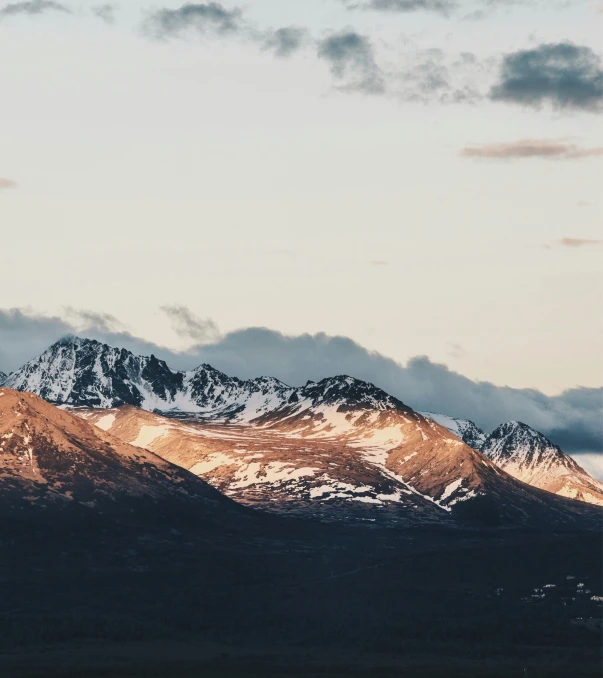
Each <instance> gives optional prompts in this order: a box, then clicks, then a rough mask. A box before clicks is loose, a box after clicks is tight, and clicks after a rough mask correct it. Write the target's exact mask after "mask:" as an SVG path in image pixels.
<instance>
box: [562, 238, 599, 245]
mask: <svg viewBox="0 0 603 678" xmlns="http://www.w3.org/2000/svg"><path fill="white" fill-rule="evenodd" d="M559 244H560V245H564V246H565V247H588V246H589V245H601V244H603V240H589V239H588V238H561V240H559Z"/></svg>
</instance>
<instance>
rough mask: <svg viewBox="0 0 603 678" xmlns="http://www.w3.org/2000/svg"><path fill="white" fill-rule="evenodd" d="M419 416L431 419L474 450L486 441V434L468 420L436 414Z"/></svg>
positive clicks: (429, 413)
mask: <svg viewBox="0 0 603 678" xmlns="http://www.w3.org/2000/svg"><path fill="white" fill-rule="evenodd" d="M421 414H422V415H423V416H424V417H428V418H429V419H433V421H435V422H437V423H438V424H439V425H440V426H443V427H444V428H446V429H448V430H449V431H450V432H451V433H454V435H455V436H457V438H460V439H461V440H462V441H463V442H464V443H466V444H467V445H469V447H472V448H473V449H474V450H481V448H482V445H483V444H484V441H485V440H486V434H485V433H484V432H483V431H482V429H481V428H479V426H477V425H476V424H474V423H473V422H472V421H471V420H469V419H457V418H456V417H448V416H446V415H445V414H437V413H436V412H421Z"/></svg>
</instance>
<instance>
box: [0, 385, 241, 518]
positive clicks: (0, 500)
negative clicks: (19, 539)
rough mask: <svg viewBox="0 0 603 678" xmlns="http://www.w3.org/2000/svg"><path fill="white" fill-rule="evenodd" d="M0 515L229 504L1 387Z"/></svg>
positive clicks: (161, 464) (161, 462)
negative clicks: (54, 510) (59, 510)
mask: <svg viewBox="0 0 603 678" xmlns="http://www.w3.org/2000/svg"><path fill="white" fill-rule="evenodd" d="M0 488H1V490H2V492H1V493H0V510H1V511H2V512H3V513H4V514H5V515H6V514H13V515H14V514H17V515H24V514H25V513H28V512H30V511H38V512H44V511H46V510H48V509H52V508H59V509H61V508H65V509H74V508H78V509H82V510H84V511H86V510H89V509H96V510H97V511H102V512H111V511H114V510H117V511H122V512H123V511H124V510H128V508H133V507H134V506H137V507H139V508H140V507H143V506H146V507H159V508H161V507H164V508H165V507H168V506H170V505H183V504H185V505H186V506H190V507H196V509H197V510H199V512H200V515H203V513H204V512H205V513H207V511H210V512H211V511H215V509H214V508H212V507H213V506H216V505H217V504H222V505H223V508H224V509H226V510H231V509H232V508H233V507H234V504H232V502H230V501H229V500H227V499H226V498H224V497H222V496H221V495H220V494H219V493H218V492H217V491H216V490H214V489H213V488H212V487H210V486H209V485H207V484H206V483H205V482H203V481H202V480H200V479H198V478H195V477H194V476H192V475H191V474H189V473H187V472H185V471H183V470H182V469H181V468H179V467H178V466H175V465H173V464H171V463H169V462H168V461H166V460H165V459H162V458H161V457H158V456H157V455H155V454H153V453H152V452H150V451H148V450H145V449H142V448H139V447H133V446H131V445H128V444H126V443H124V442H123V441H121V440H119V439H118V438H115V437H113V436H111V435H109V434H107V433H105V432H104V431H102V430H101V429H99V428H97V427H94V426H92V425H91V424H89V423H88V422H86V421H84V420H83V419H82V418H81V417H76V416H74V415H73V414H71V413H69V412H66V411H63V410H61V409H59V408H57V407H55V406H53V405H51V404H49V403H47V402H45V401H44V400H42V399H41V398H38V397H37V396H35V395H34V394H33V393H20V392H17V391H14V390H11V389H7V388H5V387H2V388H0Z"/></svg>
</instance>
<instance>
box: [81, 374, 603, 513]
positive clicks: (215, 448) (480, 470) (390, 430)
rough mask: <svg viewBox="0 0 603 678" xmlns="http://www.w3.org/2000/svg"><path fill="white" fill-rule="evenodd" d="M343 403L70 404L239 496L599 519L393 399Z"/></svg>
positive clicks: (337, 508)
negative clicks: (198, 414) (192, 408)
mask: <svg viewBox="0 0 603 678" xmlns="http://www.w3.org/2000/svg"><path fill="white" fill-rule="evenodd" d="M344 380H350V378H349V377H346V378H341V379H340V381H342V382H344ZM333 381H334V380H329V383H330V385H331V387H332V386H333ZM335 381H336V380H335ZM316 386H317V385H315V384H312V385H311V388H312V389H315V388H316ZM346 386H347V387H349V386H351V384H350V383H349V382H345V383H344V385H341V387H342V388H343V390H344V391H345V390H346ZM367 386H369V385H367ZM357 388H358V389H359V392H361V391H362V390H363V389H362V382H361V385H360V386H358V387H357ZM371 388H374V387H371ZM330 390H331V389H329V388H325V391H326V392H327V393H329V392H330ZM342 403H343V405H344V407H343V409H339V408H340V407H341V404H342ZM342 403H339V404H338V401H337V400H335V402H334V403H333V404H331V405H325V404H324V402H318V403H317V404H315V405H312V404H309V403H308V402H305V403H304V404H303V405H302V409H299V410H297V409H296V407H295V405H289V406H288V407H287V408H285V409H284V411H282V412H281V413H280V416H277V415H276V414H275V413H271V415H270V416H266V417H264V418H263V419H262V420H260V421H259V422H256V423H253V424H244V425H241V424H232V423H230V424H224V423H214V422H211V421H207V420H200V419H191V418H189V417H185V416H181V417H178V418H173V417H169V418H168V417H164V416H161V415H159V414H156V413H151V412H146V411H144V410H141V409H137V408H134V407H131V406H124V407H121V408H117V409H113V410H98V409H97V410H91V409H85V408H78V409H76V410H74V411H75V412H76V413H77V414H78V415H79V416H81V417H83V418H85V419H86V420H87V421H89V422H91V423H94V424H96V426H98V427H100V428H101V429H103V430H107V431H109V432H110V433H111V434H112V435H113V436H115V437H119V438H120V439H122V440H124V441H127V442H128V443H130V444H132V445H135V446H141V447H144V448H146V449H149V450H152V451H153V452H155V453H156V454H158V455H160V456H163V457H165V458H166V459H168V460H169V461H171V462H173V463H175V464H178V465H180V466H182V467H183V468H186V469H188V470H189V471H190V472H191V473H195V474H198V475H199V476H200V477H201V478H203V479H204V480H206V481H207V482H208V483H210V484H211V485H213V486H214V487H216V488H217V489H219V490H220V491H221V492H223V493H224V494H226V495H227V496H229V497H231V498H232V499H235V500H236V501H237V502H240V503H242V504H245V505H247V506H251V507H256V508H261V509H263V510H267V511H270V512H275V513H279V514H287V515H296V516H300V517H314V518H319V519H321V520H323V521H346V522H350V521H352V522H356V521H370V522H375V523H377V524H380V525H383V524H395V525H407V526H413V525H418V524H423V525H425V524H432V525H442V526H444V525H458V524H467V521H468V522H469V523H472V524H475V523H481V524H489V525H505V526H512V525H526V526H543V525H548V526H551V525H557V526H569V525H579V524H584V525H586V524H588V523H589V522H590V521H591V520H593V521H594V522H595V523H597V524H598V520H599V519H600V515H599V511H598V510H597V509H595V508H594V507H589V506H587V505H585V504H581V503H580V502H573V501H569V500H567V499H562V498H560V497H555V496H554V495H551V494H549V493H547V492H543V491H541V490H537V489H535V488H531V487H529V486H528V485H525V484H523V483H520V482H518V481H517V480H515V479H513V478H511V477H510V476H509V475H507V474H506V473H505V472H504V471H502V470H500V469H498V468H497V467H496V465H495V464H493V463H492V462H490V461H489V460H488V459H487V458H485V457H484V456H483V455H482V454H481V453H480V452H477V451H475V450H473V449H472V448H470V447H468V446H467V445H465V444H464V443H462V442H461V441H460V440H458V439H456V438H452V437H451V436H450V434H449V432H448V431H447V430H446V429H444V428H442V427H440V426H438V425H437V424H435V422H433V421H430V420H428V419H426V418H424V417H422V416H421V415H419V414H417V413H415V412H413V411H412V410H411V409H410V408H408V407H406V406H404V405H402V404H400V405H398V406H397V407H396V409H390V410H387V409H382V410H374V409H368V408H365V407H364V406H361V407H358V408H355V407H353V406H350V403H349V401H348V400H347V399H344V400H343V401H342ZM459 521H460V522H459Z"/></svg>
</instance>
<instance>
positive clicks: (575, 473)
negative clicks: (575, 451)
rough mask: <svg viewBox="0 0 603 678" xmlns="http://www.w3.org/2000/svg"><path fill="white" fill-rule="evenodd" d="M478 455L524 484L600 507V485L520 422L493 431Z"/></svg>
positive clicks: (602, 491)
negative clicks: (485, 457) (481, 453)
mask: <svg viewBox="0 0 603 678" xmlns="http://www.w3.org/2000/svg"><path fill="white" fill-rule="evenodd" d="M481 451H482V452H483V453H484V454H485V455H486V456H487V457H489V458H490V459H491V460H492V461H493V462H494V463H495V464H497V465H498V466H500V467H501V468H502V469H504V470H505V471H506V472H507V473H509V474H510V475H512V476H514V477H515V478H518V479H519V480H522V481H523V482H526V483H529V484H531V485H534V486H536V487H540V488H541V489H543V490H548V491H549V492H555V493H556V494H561V495H563V496H566V497H571V498H576V499H582V500H584V501H589V502H591V503H593V504H601V505H603V483H600V482H599V481H597V480H595V479H594V478H591V477H590V476H589V475H588V474H587V473H586V471H584V469H582V468H581V467H580V466H579V465H578V464H577V463H576V462H575V461H574V460H573V459H572V458H571V457H570V456H569V455H567V454H565V453H564V452H563V451H562V450H561V448H559V447H558V446H557V445H555V444H554V443H552V442H551V441H550V440H549V439H548V438H547V437H546V436H544V435H543V434H542V433H540V432H539V431H536V430H535V429H533V428H532V427H531V426H528V425H527V424H524V423H523V422H521V421H508V422H505V423H504V424H501V425H500V426H498V427H497V428H495V429H494V431H492V433H491V434H490V435H489V436H488V437H487V438H486V440H485V441H484V444H483V445H482V448H481Z"/></svg>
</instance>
